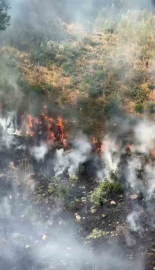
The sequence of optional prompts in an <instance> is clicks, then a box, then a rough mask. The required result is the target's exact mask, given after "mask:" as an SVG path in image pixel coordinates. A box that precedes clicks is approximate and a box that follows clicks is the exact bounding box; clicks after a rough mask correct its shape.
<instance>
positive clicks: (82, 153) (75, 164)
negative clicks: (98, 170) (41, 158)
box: [55, 135, 91, 177]
mask: <svg viewBox="0 0 155 270" xmlns="http://www.w3.org/2000/svg"><path fill="white" fill-rule="evenodd" d="M72 146H73V147H72V149H71V150H69V151H68V153H67V152H66V153H65V152H64V150H63V149H60V150H57V151H56V157H55V163H56V165H55V174H56V176H59V175H61V174H63V172H65V171H66V170H67V171H68V174H69V176H70V177H74V176H75V175H76V174H77V170H78V169H79V166H80V164H83V163H84V162H85V161H87V159H88V158H89V156H90V152H91V145H90V143H89V142H88V139H87V138H86V137H85V136H84V135H83V136H81V135H79V137H78V138H77V139H74V140H73V142H72Z"/></svg>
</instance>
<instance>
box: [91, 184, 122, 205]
mask: <svg viewBox="0 0 155 270" xmlns="http://www.w3.org/2000/svg"><path fill="white" fill-rule="evenodd" d="M121 192H122V187H121V184H120V182H118V181H112V182H108V181H107V180H105V181H104V182H100V183H99V185H98V187H97V188H95V189H94V191H92V192H91V195H90V200H91V202H93V203H94V204H95V205H96V206H102V205H103V203H104V202H105V200H106V199H107V198H108V196H109V195H112V194H121Z"/></svg>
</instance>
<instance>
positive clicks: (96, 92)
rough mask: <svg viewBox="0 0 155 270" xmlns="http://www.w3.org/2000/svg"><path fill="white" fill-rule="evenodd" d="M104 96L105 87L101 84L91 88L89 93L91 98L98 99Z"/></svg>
mask: <svg viewBox="0 0 155 270" xmlns="http://www.w3.org/2000/svg"><path fill="white" fill-rule="evenodd" d="M102 95H103V87H102V86H101V85H99V84H95V83H94V85H92V86H91V89H90V91H89V96H90V97H91V98H98V97H101V96H102Z"/></svg>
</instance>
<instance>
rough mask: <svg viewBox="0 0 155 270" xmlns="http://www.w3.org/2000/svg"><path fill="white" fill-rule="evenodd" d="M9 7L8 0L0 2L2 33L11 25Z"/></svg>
mask: <svg viewBox="0 0 155 270" xmlns="http://www.w3.org/2000/svg"><path fill="white" fill-rule="evenodd" d="M8 9H9V5H8V3H7V2H6V0H0V32H1V31H4V30H5V29H6V27H7V26H8V25H9V22H10V16H9V15H8Z"/></svg>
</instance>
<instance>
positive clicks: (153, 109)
mask: <svg viewBox="0 0 155 270" xmlns="http://www.w3.org/2000/svg"><path fill="white" fill-rule="evenodd" d="M146 109H147V112H148V113H149V114H155V102H148V103H147V104H146Z"/></svg>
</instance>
